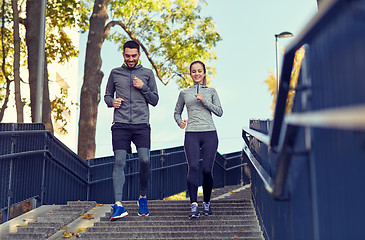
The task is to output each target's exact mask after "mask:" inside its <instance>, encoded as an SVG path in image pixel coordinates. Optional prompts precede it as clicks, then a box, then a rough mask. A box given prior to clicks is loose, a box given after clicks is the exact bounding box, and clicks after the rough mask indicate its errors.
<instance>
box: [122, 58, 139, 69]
mask: <svg viewBox="0 0 365 240" xmlns="http://www.w3.org/2000/svg"><path fill="white" fill-rule="evenodd" d="M122 67H123V68H127V69H138V68H141V67H142V64H141V59H138V62H137V65H136V66H134V67H132V68H131V67H129V66H128V65H127V64H126V63H125V62H123V65H122Z"/></svg>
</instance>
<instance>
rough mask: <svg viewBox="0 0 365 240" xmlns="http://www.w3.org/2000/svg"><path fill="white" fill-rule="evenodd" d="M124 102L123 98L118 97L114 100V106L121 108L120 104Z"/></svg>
mask: <svg viewBox="0 0 365 240" xmlns="http://www.w3.org/2000/svg"><path fill="white" fill-rule="evenodd" d="M122 102H124V99H123V98H117V99H114V100H113V107H114V108H120V105H122Z"/></svg>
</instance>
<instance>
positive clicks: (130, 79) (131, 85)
mask: <svg viewBox="0 0 365 240" xmlns="http://www.w3.org/2000/svg"><path fill="white" fill-rule="evenodd" d="M132 72H133V70H131V71H130V74H129V123H132V87H133V78H132V76H133V74H132Z"/></svg>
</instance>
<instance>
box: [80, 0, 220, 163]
mask: <svg viewBox="0 0 365 240" xmlns="http://www.w3.org/2000/svg"><path fill="white" fill-rule="evenodd" d="M201 3H205V4H206V2H205V1H197V0H160V1H155V0H124V1H123V0H111V1H108V0H95V2H94V7H93V11H92V14H91V17H90V20H89V24H90V28H89V35H88V42H87V48H86V58H85V67H84V82H83V85H82V89H81V99H80V119H79V138H78V154H79V156H80V157H82V158H83V159H89V158H93V157H94V155H95V129H96V117H97V108H98V104H99V102H100V85H101V81H102V78H103V75H104V74H103V72H102V71H101V70H100V68H101V62H102V60H101V56H100V52H101V47H102V44H103V42H104V40H105V39H108V40H112V41H114V42H115V43H116V44H119V48H120V49H121V48H122V44H123V43H124V42H125V41H126V40H127V39H133V40H135V41H137V42H138V43H139V44H140V45H141V48H142V50H143V52H144V54H145V55H146V57H147V59H148V61H149V62H150V64H151V65H152V68H153V69H154V71H155V74H156V76H157V78H158V79H159V80H160V81H161V82H162V83H163V84H165V85H166V84H168V82H169V81H171V80H173V81H176V82H177V83H178V84H179V86H180V87H181V88H184V87H187V86H188V85H189V84H190V83H191V80H190V78H189V77H188V70H189V64H190V63H191V62H192V61H193V60H203V61H205V62H207V61H208V69H207V70H208V75H213V74H214V73H215V70H214V67H212V66H209V63H210V62H211V60H212V59H216V58H217V57H216V55H215V52H214V51H213V48H214V47H215V46H216V43H217V42H218V41H220V40H221V37H220V36H219V34H218V33H217V32H216V30H215V29H214V26H215V25H214V23H213V20H212V18H211V17H202V16H200V11H201V6H200V5H201ZM108 13H110V15H111V16H112V20H111V21H110V22H108V23H107V19H108ZM114 26H119V27H121V29H122V32H119V31H118V30H116V31H114V32H111V29H112V27H114ZM208 81H209V79H208Z"/></svg>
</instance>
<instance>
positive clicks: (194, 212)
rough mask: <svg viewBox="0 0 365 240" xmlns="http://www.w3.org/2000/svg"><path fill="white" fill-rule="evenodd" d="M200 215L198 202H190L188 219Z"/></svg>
mask: <svg viewBox="0 0 365 240" xmlns="http://www.w3.org/2000/svg"><path fill="white" fill-rule="evenodd" d="M199 216H200V213H199V207H198V204H196V203H192V204H191V209H190V215H189V219H192V218H198V217H199Z"/></svg>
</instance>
